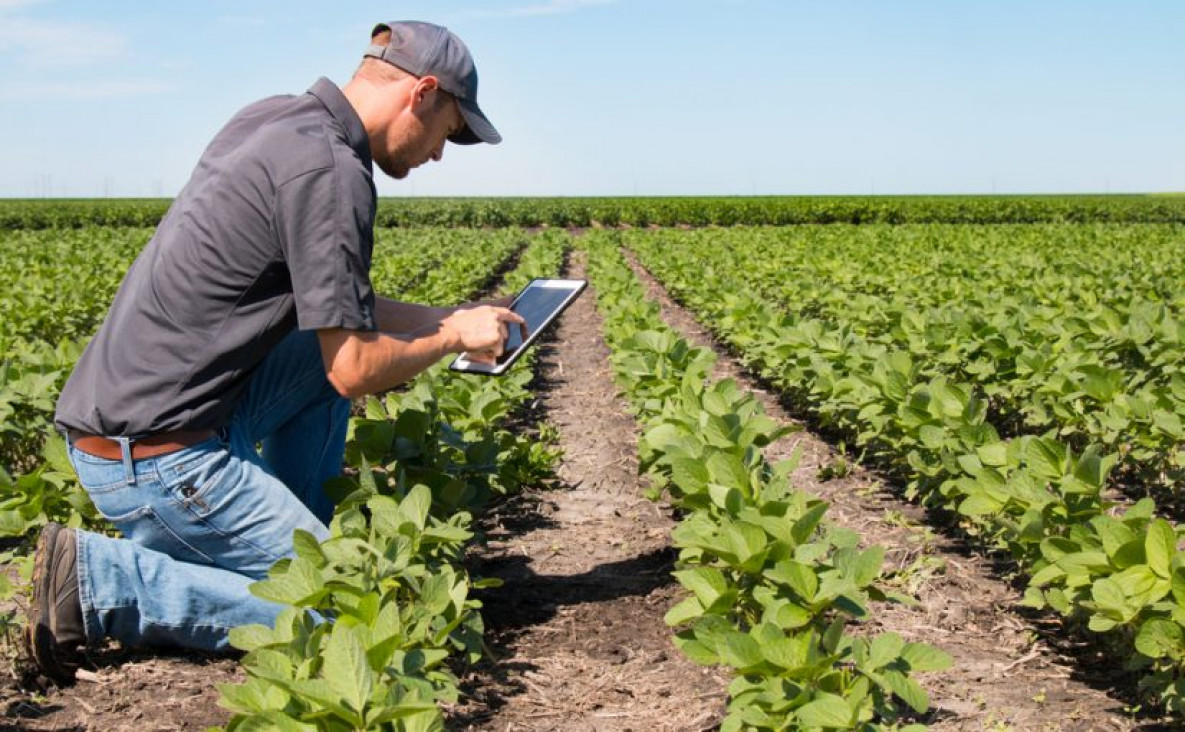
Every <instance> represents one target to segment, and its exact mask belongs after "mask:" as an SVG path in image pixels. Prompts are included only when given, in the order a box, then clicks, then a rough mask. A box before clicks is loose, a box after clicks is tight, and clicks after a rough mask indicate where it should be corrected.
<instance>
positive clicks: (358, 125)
mask: <svg viewBox="0 0 1185 732" xmlns="http://www.w3.org/2000/svg"><path fill="white" fill-rule="evenodd" d="M309 94H312V95H313V96H315V97H316V98H317V99H319V100H320V101H321V103H322V104H324V105H325V108H326V109H328V110H329V114H330V115H332V116H333V118H334V119H335V120H337V122H338V124H340V125H341V126H342V129H344V130H345V132H346V142H348V143H349V145H350V147H352V148H353V149H354V152H356V153H358V157H359V158H361V159H362V162H364V163H365V164H366V167H368V168H369V167H370V163H371V160H370V140H369V139H368V138H367V136H366V128H365V127H364V126H363V125H362V119H361V118H360V117H359V116H358V113H357V112H356V111H354V107H353V105H351V104H350V100H348V99H346V95H345V94H342V92H341V89H338V88H337V85H336V84H334V83H333V82H332V81H330V80H329V79H326V78H325V77H321V78H320V79H317V81H316V82H315V83H314V84H313V85H312V86H311V87H309Z"/></svg>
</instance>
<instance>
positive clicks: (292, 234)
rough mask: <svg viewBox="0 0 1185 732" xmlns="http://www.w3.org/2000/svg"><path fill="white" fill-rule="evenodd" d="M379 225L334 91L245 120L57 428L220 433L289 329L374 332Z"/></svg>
mask: <svg viewBox="0 0 1185 732" xmlns="http://www.w3.org/2000/svg"><path fill="white" fill-rule="evenodd" d="M374 215H375V187H374V179H373V176H372V170H371V158H370V148H369V145H368V142H367V137H366V130H365V129H364V128H363V126H362V121H361V120H360V119H359V118H358V115H357V113H356V112H355V111H354V109H353V107H351V106H350V103H349V102H348V101H347V100H346V98H345V96H344V95H343V94H342V92H341V91H340V90H339V89H338V88H337V87H336V86H334V84H333V83H332V82H330V81H329V80H327V79H320V80H318V81H317V83H315V84H314V85H313V86H312V88H310V89H309V91H308V93H307V94H304V95H301V96H279V97H272V98H269V99H265V100H263V101H260V102H256V103H255V104H252V105H251V106H249V107H247V108H246V109H244V110H242V111H241V112H239V113H238V114H237V115H235V117H234V118H233V119H232V120H231V121H230V122H229V123H228V124H227V125H226V127H224V128H223V129H222V130H221V131H220V132H219V133H218V135H217V136H216V137H215V138H214V140H213V141H212V142H211V143H210V146H209V147H208V148H207V149H206V151H205V152H204V153H203V154H202V157H201V160H200V161H199V162H198V165H197V169H196V170H195V171H194V174H193V177H192V178H191V179H190V181H189V183H187V184H186V186H185V188H184V189H183V190H182V191H181V193H180V194H179V195H178V197H177V199H176V200H175V201H174V202H173V205H172V206H171V207H170V209H169V211H168V213H167V214H166V216H165V217H164V219H162V221H161V223H160V226H159V227H158V228H157V230H156V234H155V235H154V236H153V237H152V240H151V241H149V243H148V245H147V246H146V247H145V249H144V250H143V251H142V252H141V253H140V256H139V257H137V258H136V261H135V262H134V263H133V264H132V266H131V268H130V269H129V270H128V273H127V275H126V276H125V277H124V281H123V284H122V285H120V288H119V292H118V293H117V294H116V296H115V301H114V303H113V304H112V305H111V310H110V312H108V314H107V318H106V320H105V321H104V322H103V325H102V327H100V328H99V332H98V333H97V334H96V335H95V337H94V339H93V340H92V341H91V343H90V345H89V346H88V347H87V349H86V351H85V352H84V353H83V355H82V358H81V359H80V360H79V361H78V364H77V365H76V366H75V368H74V372H73V374H71V376H70V379H69V380H68V381H67V382H66V386H65V388H64V389H63V390H62V395H61V398H60V399H59V400H58V405H57V414H56V417H55V421H56V423H57V425H58V427H59V428H60V429H75V430H80V431H82V432H86V433H89V434H98V435H107V436H112V437H114V436H120V435H124V436H128V437H142V436H146V435H151V434H157V433H160V432H167V431H171V430H177V429H218V428H220V427H222V426H224V425H226V424H227V423H228V422H229V421H230V418H231V415H232V413H233V412H234V409H235V405H236V403H237V401H238V399H239V397H240V395H241V394H242V393H243V390H244V389H245V388H246V386H247V383H248V380H249V379H250V377H251V373H252V371H253V370H254V369H255V368H256V366H258V365H259V362H260V361H261V360H262V359H263V357H264V356H266V355H267V353H268V351H269V350H271V348H272V347H273V346H275V345H276V344H277V343H278V342H279V341H280V340H281V339H283V338H284V336H285V335H287V334H288V333H290V332H291V331H292V330H293V328H300V329H302V330H311V329H318V328H349V329H353V330H374V329H375V322H374V293H373V291H372V289H371V284H370V276H369V272H370V259H371V250H372V248H373V244H374V238H373V235H374V234H373V227H374Z"/></svg>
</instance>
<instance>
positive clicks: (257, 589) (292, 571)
mask: <svg viewBox="0 0 1185 732" xmlns="http://www.w3.org/2000/svg"><path fill="white" fill-rule="evenodd" d="M273 571H275V570H274V569H273ZM248 589H250V591H251V594H253V595H255V596H256V597H258V598H260V599H263V600H270V601H271V602H278V603H280V604H281V605H298V606H302V607H308V606H311V605H314V604H316V602H317V601H318V600H319V599H320V598H321V597H324V596H325V594H326V592H327V591H326V589H325V581H324V580H323V579H322V578H321V572H320V570H318V569H317V568H316V567H315V566H313V564H312V563H311V562H309V561H308V560H306V559H302V558H300V557H297V558H295V559H293V560H292V561H291V562H289V564H288V567H287V568H286V569H284V570H283V571H282V572H281V573H279V574H278V575H276V576H270V577H268V578H267V579H265V580H262V581H259V582H255V583H254V584H252V585H251V586H250V587H249V588H248Z"/></svg>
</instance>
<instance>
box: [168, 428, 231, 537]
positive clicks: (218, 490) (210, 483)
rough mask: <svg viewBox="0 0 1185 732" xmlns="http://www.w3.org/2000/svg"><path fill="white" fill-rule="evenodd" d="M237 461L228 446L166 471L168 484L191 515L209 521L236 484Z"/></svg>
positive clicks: (174, 496)
mask: <svg viewBox="0 0 1185 732" xmlns="http://www.w3.org/2000/svg"><path fill="white" fill-rule="evenodd" d="M237 462H238V461H237V459H236V458H235V457H234V456H232V455H231V453H230V450H229V449H228V448H227V447H226V446H225V445H219V446H218V447H217V448H215V449H213V450H211V451H210V452H209V453H208V454H205V455H202V456H200V457H199V458H197V459H194V460H188V461H186V462H185V463H182V464H178V465H177V466H176V468H175V470H171V471H166V475H165V478H166V485H167V488H168V491H169V493H171V494H172V496H173V498H174V500H175V501H177V502H178V503H180V504H181V505H182V506H183V507H184V508H185V509H186V510H187V511H188V512H189V513H191V514H194V515H196V516H198V517H199V518H203V519H204V518H206V517H207V516H209V515H210V514H212V513H214V512H215V511H217V510H218V508H219V507H220V505H221V504H222V502H223V501H225V500H227V490H226V488H227V485H226V484H227V483H233V481H234V476H233V475H232V473H233V472H234V467H235V464H236V463H237Z"/></svg>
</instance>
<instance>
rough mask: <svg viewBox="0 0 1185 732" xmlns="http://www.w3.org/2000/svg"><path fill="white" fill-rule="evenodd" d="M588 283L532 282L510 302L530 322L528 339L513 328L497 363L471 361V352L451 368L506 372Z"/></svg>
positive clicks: (514, 310) (457, 359)
mask: <svg viewBox="0 0 1185 732" xmlns="http://www.w3.org/2000/svg"><path fill="white" fill-rule="evenodd" d="M587 284H588V282H587V281H586V280H547V279H537V280H532V281H531V282H530V284H528V285H527V286H526V287H525V288H523V291H522V292H520V293H519V294H518V296H517V297H515V298H514V301H513V302H512V303H510V310H511V311H512V312H515V313H517V314H518V315H520V316H522V318H523V319H524V320H526V321H527V325H526V331H527V333H526V337H524V335H523V332H522V330H523V329H522V328H518V327H515V326H511V327H510V328H509V337H508V338H507V339H506V343H505V344H504V346H503V351H502V355H501V356H499V357H498V359H497V360H496V361H495V362H494V363H492V364H489V363H479V362H477V361H473V360H471V359H470V358H468V356H469V354H468V353H462V354H461V355H460V356H458V357H457V358H456V359H455V360H454V361H453V362H452V364H450V365H449V368H450V369H452V370H453V371H464V372H466V373H472V374H490V375H495V376H496V375H499V374H503V373H505V372H506V370H507V369H509V368H510V367H511V366H512V365H514V362H515V361H517V360H518V359H519V357H520V356H522V354H523V353H524V352H525V351H526V350H527V348H528V347H530V345H531V344H532V343H534V342H535V339H536V338H538V337H539V334H540V333H542V332H543V331H544V329H546V328H547V326H549V325H551V323H552V322H553V321H554V320H555V319H556V318H557V317H559V315H560V313H562V312H564V309H565V308H567V307H568V305H570V304H572V301H574V300H575V299H576V298H577V297H578V296H579V295H580V293H581V292H583V291H584V288H585V286H586V285H587Z"/></svg>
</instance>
